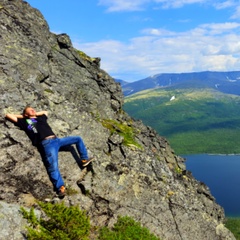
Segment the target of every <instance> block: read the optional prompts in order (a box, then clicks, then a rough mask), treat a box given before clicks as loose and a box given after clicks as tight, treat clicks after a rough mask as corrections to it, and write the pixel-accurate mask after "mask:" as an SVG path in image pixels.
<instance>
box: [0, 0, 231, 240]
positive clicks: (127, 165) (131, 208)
mask: <svg viewBox="0 0 240 240" xmlns="http://www.w3.org/2000/svg"><path fill="white" fill-rule="evenodd" d="M123 103H124V98H123V94H122V90H121V87H120V84H118V83H116V82H115V81H114V79H113V78H111V77H110V76H109V75H108V74H107V73H106V72H105V71H103V70H102V69H101V68H100V58H91V57H89V56H87V55H85V54H83V53H82V52H81V51H79V50H77V49H74V48H73V47H72V43H71V40H70V38H69V37H68V36H67V35H66V34H60V35H56V34H53V33H51V32H50V31H49V27H48V24H47V22H46V21H45V20H44V18H43V16H42V14H41V13H40V12H39V11H38V10H37V9H33V8H32V7H31V6H30V5H29V4H28V3H26V2H24V1H22V0H11V1H9V0H1V1H0V108H1V113H2V116H1V118H0V121H1V123H2V124H1V125H0V128H1V131H0V171H1V175H0V199H1V200H2V202H1V206H3V207H2V208H1V219H0V220H1V221H2V223H1V224H4V226H5V227H4V229H3V228H0V235H1V236H4V238H5V239H23V236H22V235H21V231H22V227H23V226H24V221H23V220H22V219H21V218H20V216H19V215H18V213H17V209H19V206H26V207H29V206H32V204H33V202H34V199H37V200H45V199H50V200H51V199H54V198H53V197H54V193H53V190H52V185H51V183H50V181H49V179H48V177H47V174H46V171H45V168H44V166H43V164H42V161H41V158H40V155H39V153H38V152H37V150H36V149H35V148H34V147H33V146H31V144H30V141H29V140H28V138H27V137H26V136H25V134H24V133H23V132H21V131H20V130H18V129H17V128H16V127H15V126H14V125H13V124H12V123H10V122H7V121H6V120H5V119H4V115H5V113H7V112H12V113H19V112H20V111H21V110H22V109H23V108H24V107H25V106H26V105H31V106H33V107H34V108H36V109H37V110H48V111H49V123H50V125H51V126H52V128H53V130H54V131H55V133H56V134H57V135H58V136H59V137H61V136H66V135H80V136H81V137H82V138H83V139H84V142H85V143H86V146H87V148H88V150H89V152H90V153H91V154H92V155H94V156H95V160H94V162H93V164H92V167H90V168H89V169H88V171H87V172H82V169H81V168H80V167H79V165H78V163H79V158H78V156H77V154H76V150H75V148H74V147H69V148H68V149H65V151H63V152H60V154H59V166H60V171H61V173H62V175H63V178H64V180H65V183H66V185H67V187H68V188H69V189H72V190H75V192H77V194H72V195H68V196H66V197H65V198H64V200H63V201H65V203H66V204H69V205H71V204H76V205H79V206H80V208H82V209H84V210H86V211H87V213H88V215H89V216H90V219H91V223H92V224H93V225H96V226H109V227H111V226H113V224H114V223H115V222H116V220H117V216H119V215H122V216H124V215H128V216H131V217H133V218H134V219H135V220H136V221H139V222H141V224H142V225H143V226H145V227H147V228H149V229H150V231H151V232H152V233H154V234H155V235H157V236H159V237H160V238H161V239H168V240H192V239H195V240H203V239H210V240H220V239H221V240H224V239H235V238H234V237H233V235H232V234H231V233H230V232H229V231H228V230H227V229H226V228H225V227H224V225H223V222H224V219H225V216H224V211H223V209H222V207H221V206H219V205H218V204H217V203H216V202H215V199H214V198H213V196H212V195H211V193H210V191H209V189H208V187H207V186H205V185H204V184H201V183H200V182H198V181H197V180H196V179H194V178H193V176H192V175H191V173H189V172H188V171H186V170H185V164H184V159H182V158H181V157H179V156H176V155H175V154H174V151H173V149H172V148H171V146H170V145H169V143H168V141H167V140H166V139H165V138H163V137H161V136H159V135H158V134H157V133H156V131H155V130H153V129H152V128H150V127H147V126H145V125H144V124H143V123H142V122H139V121H135V120H133V119H132V118H131V117H130V116H128V115H127V114H126V113H125V112H124V111H123V109H122V106H123ZM106 123H108V124H106ZM114 123H117V125H118V127H117V128H116V126H115V128H114V127H113V126H112V125H113V124H114ZM129 136H130V142H129V139H128V143H127V144H126V138H127V137H129ZM131 141H132V142H131ZM26 196H28V197H26ZM54 201H55V200H54ZM5 204H11V205H10V207H6V205H5ZM12 206H13V207H12ZM3 209H4V211H3ZM5 211H6V212H5ZM16 216H17V217H16ZM14 218H16V219H14ZM11 219H14V221H12V220H11ZM15 220H16V221H15ZM22 221H23V222H22ZM16 225H18V227H16ZM21 237H22V238H21Z"/></svg>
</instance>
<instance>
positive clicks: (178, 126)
mask: <svg viewBox="0 0 240 240" xmlns="http://www.w3.org/2000/svg"><path fill="white" fill-rule="evenodd" d="M124 110H125V111H126V112H127V113H129V115H131V116H132V117H133V118H135V119H140V120H142V121H143V122H144V124H146V125H149V126H151V127H153V128H154V129H155V130H156V131H157V132H158V133H159V134H160V135H161V136H164V137H166V138H167V140H168V141H169V142H170V144H171V146H172V148H173V149H174V150H175V152H176V153H177V154H193V153H218V154H235V153H240V96H238V95H233V94H226V93H222V92H219V91H217V90H215V89H213V88H179V89H177V88H155V89H151V90H145V91H141V92H138V93H135V94H133V95H130V96H127V97H126V98H125V104H124Z"/></svg>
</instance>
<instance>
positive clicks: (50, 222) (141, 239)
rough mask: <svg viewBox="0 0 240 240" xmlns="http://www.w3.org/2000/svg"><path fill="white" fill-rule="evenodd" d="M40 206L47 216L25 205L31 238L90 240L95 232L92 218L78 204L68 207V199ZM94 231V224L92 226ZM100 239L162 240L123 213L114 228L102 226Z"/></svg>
mask: <svg viewBox="0 0 240 240" xmlns="http://www.w3.org/2000/svg"><path fill="white" fill-rule="evenodd" d="M39 206H40V207H41V209H42V210H43V212H44V213H45V216H43V217H40V218H38V217H37V216H36V214H35V212H34V208H31V210H30V211H29V212H28V211H27V210H25V209H24V208H22V209H21V212H22V215H23V217H24V218H25V219H27V220H28V223H29V226H28V227H27V230H28V233H27V236H26V237H27V239H29V240H43V239H44V240H55V239H58V240H80V239H81V240H88V239H89V236H90V233H91V226H90V221H89V218H88V217H87V215H86V213H85V212H84V211H81V210H80V209H79V208H78V207H76V206H70V207H66V206H65V205H64V203H57V204H52V203H43V202H40V203H39ZM92 229H93V231H94V228H92ZM97 234H98V235H99V236H98V239H99V240H105V239H106V240H121V239H122V240H125V239H131V240H159V238H157V237H156V236H154V235H153V234H151V233H150V232H149V230H148V229H147V228H144V227H142V226H141V225H140V223H138V222H135V221H134V220H133V219H132V218H130V217H127V216H126V217H119V218H118V221H117V223H115V225H114V227H113V229H111V230H110V229H108V228H107V227H103V228H99V233H97Z"/></svg>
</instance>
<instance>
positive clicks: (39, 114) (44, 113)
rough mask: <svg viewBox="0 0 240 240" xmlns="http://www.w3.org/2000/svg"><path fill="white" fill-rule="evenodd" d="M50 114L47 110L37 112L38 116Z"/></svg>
mask: <svg viewBox="0 0 240 240" xmlns="http://www.w3.org/2000/svg"><path fill="white" fill-rule="evenodd" d="M42 115H46V116H47V115H48V112H47V111H41V112H36V116H42Z"/></svg>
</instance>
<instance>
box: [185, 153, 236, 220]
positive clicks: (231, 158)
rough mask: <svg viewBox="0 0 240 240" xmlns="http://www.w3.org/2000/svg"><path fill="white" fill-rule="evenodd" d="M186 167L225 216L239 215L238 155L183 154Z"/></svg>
mask: <svg viewBox="0 0 240 240" xmlns="http://www.w3.org/2000/svg"><path fill="white" fill-rule="evenodd" d="M182 157H184V158H186V168H187V170H189V171H191V172H192V174H193V176H194V177H195V178H196V179H197V180H199V181H201V182H204V183H205V184H206V185H207V186H208V187H209V189H210V191H211V193H212V195H213V196H214V197H215V199H216V202H217V203H218V204H220V205H221V206H222V207H223V208H224V211H225V215H226V216H227V217H240V155H208V154H196V155H184V156H182Z"/></svg>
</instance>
